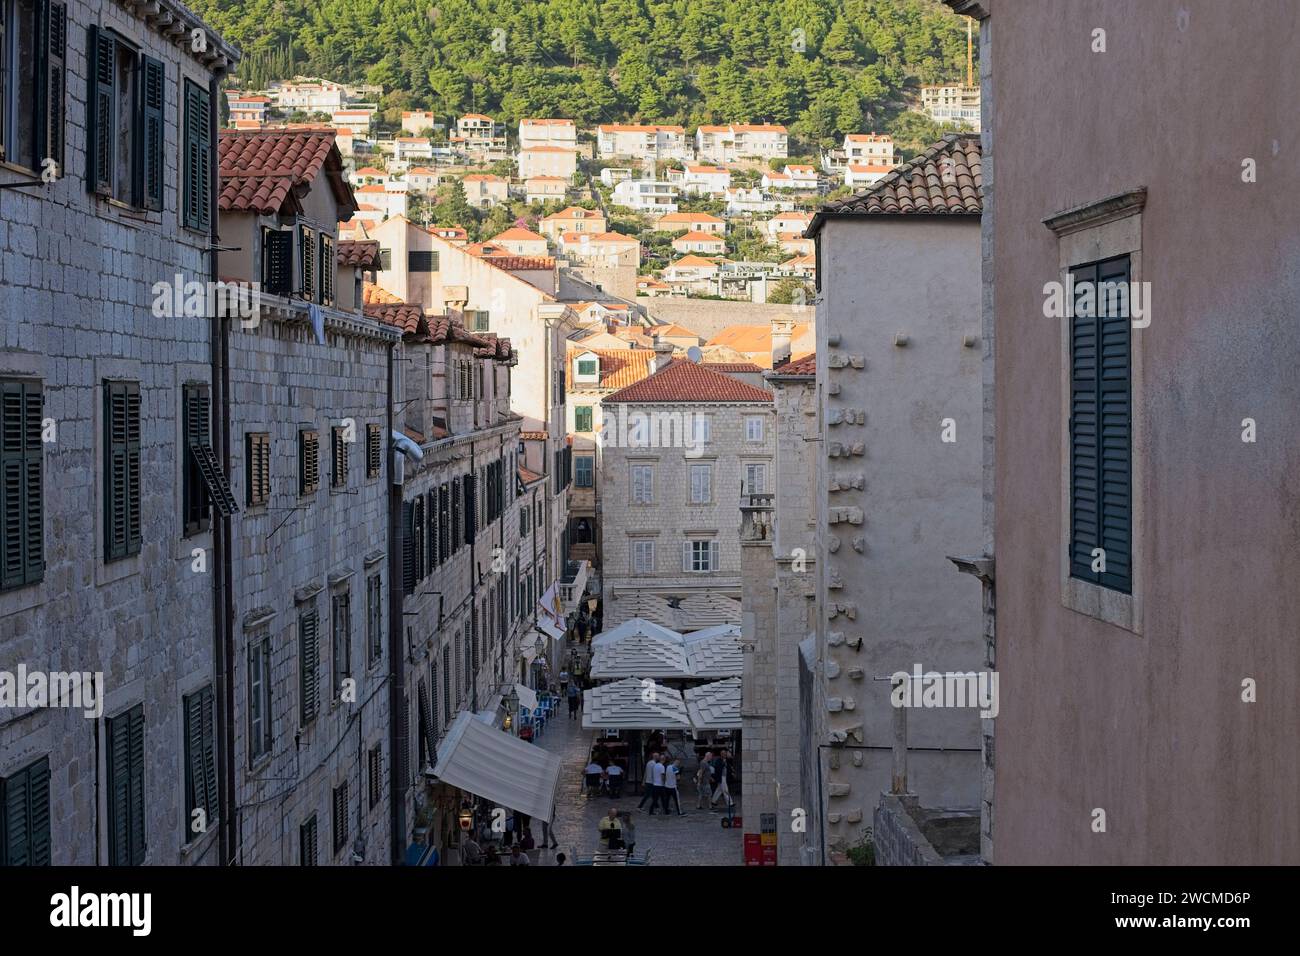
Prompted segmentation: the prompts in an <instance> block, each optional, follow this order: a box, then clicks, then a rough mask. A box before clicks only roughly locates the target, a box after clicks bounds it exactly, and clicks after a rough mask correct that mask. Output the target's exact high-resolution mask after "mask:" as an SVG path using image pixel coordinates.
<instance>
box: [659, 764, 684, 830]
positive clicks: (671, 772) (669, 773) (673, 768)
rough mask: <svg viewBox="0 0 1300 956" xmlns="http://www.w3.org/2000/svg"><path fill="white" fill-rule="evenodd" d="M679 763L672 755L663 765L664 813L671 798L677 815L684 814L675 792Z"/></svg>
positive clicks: (680, 768) (680, 770) (679, 799)
mask: <svg viewBox="0 0 1300 956" xmlns="http://www.w3.org/2000/svg"><path fill="white" fill-rule="evenodd" d="M681 763H682V762H681V761H680V760H678V759H677V758H676V757H674V758H673V759H672V760H670V761H668V763H667V765H666V766H665V767H664V813H667V812H668V801H669V800H672V802H673V806H675V807H676V808H677V815H678V816H679V817H684V816H686V814H685V813H683V812H682V799H681V796H680V795H679V794H678V793H677V778H678V777H679V776H680V775H681V772H682V767H681Z"/></svg>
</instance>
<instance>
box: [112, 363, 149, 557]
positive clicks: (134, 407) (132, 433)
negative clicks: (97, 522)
mask: <svg viewBox="0 0 1300 956" xmlns="http://www.w3.org/2000/svg"><path fill="white" fill-rule="evenodd" d="M140 540H141V538H140V383H139V382H112V381H105V382H104V559H105V560H106V561H116V560H118V559H119V558H125V557H128V556H130V555H133V554H139V553H140Z"/></svg>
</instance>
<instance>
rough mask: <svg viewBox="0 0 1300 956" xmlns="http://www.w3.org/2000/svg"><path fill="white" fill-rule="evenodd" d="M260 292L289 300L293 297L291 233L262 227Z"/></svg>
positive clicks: (287, 230)
mask: <svg viewBox="0 0 1300 956" xmlns="http://www.w3.org/2000/svg"><path fill="white" fill-rule="evenodd" d="M262 291H264V292H265V293H267V294H268V295H278V296H281V297H282V298H286V299H287V298H289V297H290V296H292V295H293V232H292V230H289V229H272V228H270V227H269V226H263V227H262Z"/></svg>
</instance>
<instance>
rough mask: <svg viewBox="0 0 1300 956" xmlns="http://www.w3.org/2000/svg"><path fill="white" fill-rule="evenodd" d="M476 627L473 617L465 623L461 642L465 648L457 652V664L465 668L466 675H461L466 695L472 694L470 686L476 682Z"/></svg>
mask: <svg viewBox="0 0 1300 956" xmlns="http://www.w3.org/2000/svg"><path fill="white" fill-rule="evenodd" d="M470 610H471V612H472V611H473V608H472V607H471V608H470ZM474 627H475V624H474V620H473V617H472V616H471V618H470V620H468V621H466V622H465V629H464V631H463V632H462V634H461V641H462V642H463V644H464V647H462V648H458V649H457V651H456V655H457V659H456V663H457V665H458V666H460V667H463V668H464V673H463V674H462V675H461V680H462V686H463V688H464V690H463V692H462V693H463V694H464V695H468V694H469V693H470V686H471V684H472V683H473V681H474ZM458 699H462V700H463V699H464V697H463V696H462V697H460V698H458Z"/></svg>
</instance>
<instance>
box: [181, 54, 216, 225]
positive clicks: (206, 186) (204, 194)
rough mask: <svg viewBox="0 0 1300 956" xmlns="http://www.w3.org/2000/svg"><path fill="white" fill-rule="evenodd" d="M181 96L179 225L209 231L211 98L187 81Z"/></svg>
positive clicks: (210, 211) (210, 215)
mask: <svg viewBox="0 0 1300 956" xmlns="http://www.w3.org/2000/svg"><path fill="white" fill-rule="evenodd" d="M181 95H182V96H183V97H184V98H185V102H184V103H183V104H182V110H181V137H182V142H181V223H182V225H184V226H185V228H186V229H194V230H197V231H199V232H208V231H209V230H210V229H211V227H212V172H213V170H212V98H211V95H210V94H209V93H208V91H207V90H206V89H204V88H203V87H201V86H199V85H198V84H197V83H193V82H191V81H190V80H186V81H185V83H184V84H183V86H182V92H181Z"/></svg>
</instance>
